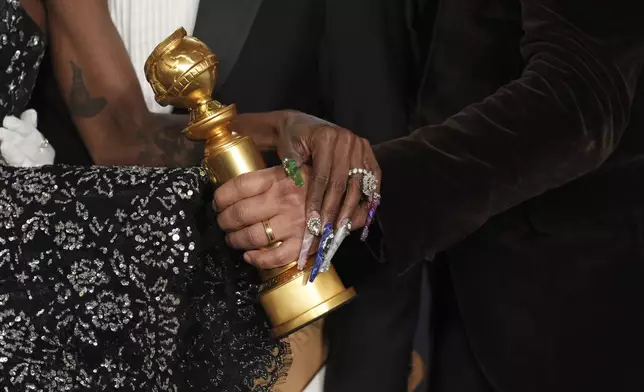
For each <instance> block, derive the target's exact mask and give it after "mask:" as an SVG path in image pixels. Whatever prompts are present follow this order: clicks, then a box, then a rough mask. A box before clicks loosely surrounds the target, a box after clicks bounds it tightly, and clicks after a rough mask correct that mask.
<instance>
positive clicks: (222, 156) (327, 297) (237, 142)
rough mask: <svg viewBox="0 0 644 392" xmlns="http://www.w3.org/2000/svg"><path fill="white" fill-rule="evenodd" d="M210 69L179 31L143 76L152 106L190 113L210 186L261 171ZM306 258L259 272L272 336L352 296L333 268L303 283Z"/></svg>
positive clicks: (196, 44) (202, 51) (191, 134)
mask: <svg viewBox="0 0 644 392" xmlns="http://www.w3.org/2000/svg"><path fill="white" fill-rule="evenodd" d="M216 69H217V58H216V57H215V55H214V54H213V53H212V51H211V50H210V49H209V48H208V47H207V46H206V45H205V44H204V43H203V42H201V41H199V40H198V39H196V38H194V37H189V36H188V35H187V33H186V31H185V30H184V29H183V28H180V29H178V30H177V31H175V32H174V33H172V34H171V35H170V36H169V37H168V38H166V39H165V40H164V41H163V42H161V43H160V44H159V45H158V46H157V47H156V48H155V49H154V51H153V52H152V54H150V57H148V59H147V61H146V62H145V76H146V78H147V80H148V82H149V83H150V85H151V86H152V89H153V90H154V93H155V95H156V100H157V102H159V104H161V105H164V106H165V105H173V106H177V107H184V108H185V107H187V108H189V109H190V122H189V123H188V125H187V127H186V128H185V129H184V130H183V133H184V135H185V136H186V137H187V138H188V139H190V140H195V141H197V140H201V141H205V154H204V160H203V168H204V170H205V171H206V173H208V176H209V178H210V180H211V181H213V183H215V185H217V184H223V183H224V182H226V181H228V180H230V179H232V178H233V177H235V176H238V175H240V174H243V173H247V172H250V171H253V170H259V169H263V168H264V167H266V166H265V164H264V161H263V160H262V157H261V155H260V154H259V151H258V150H257V148H255V145H254V144H253V141H252V140H251V138H249V137H247V136H240V135H238V134H236V133H234V132H231V131H230V130H229V129H228V124H229V123H230V121H231V120H232V119H233V118H234V117H235V116H236V115H237V111H236V109H235V105H229V106H224V105H222V104H220V103H219V102H217V101H214V100H213V99H212V91H213V89H214V86H215V81H216ZM312 260H313V257H311V258H310V259H309V263H308V265H309V267H308V268H306V269H304V270H303V271H299V270H298V269H297V267H296V262H293V263H291V264H289V265H286V266H284V267H281V268H276V269H271V270H260V271H259V273H260V276H261V278H262V281H263V283H262V285H261V288H260V293H259V295H260V302H261V303H262V306H263V307H264V310H265V311H266V314H267V315H268V318H269V319H270V321H271V323H272V325H273V334H274V335H275V336H277V337H282V336H285V335H288V334H290V333H292V332H295V331H296V330H298V329H300V328H302V327H304V326H306V325H308V324H310V323H312V322H313V321H315V320H317V319H319V318H321V317H323V316H324V315H325V314H326V313H328V312H330V311H332V310H333V309H335V308H337V307H339V306H340V305H342V304H344V303H346V302H347V301H349V300H351V299H352V298H353V297H354V296H355V290H354V289H353V288H350V289H346V288H345V287H344V285H343V284H342V281H341V280H340V278H339V277H338V275H337V273H336V272H335V269H334V268H333V267H331V269H330V270H329V272H327V273H324V274H320V275H318V277H317V279H316V280H315V281H314V282H313V283H309V282H308V277H309V274H310V272H311V266H312V265H313V263H312Z"/></svg>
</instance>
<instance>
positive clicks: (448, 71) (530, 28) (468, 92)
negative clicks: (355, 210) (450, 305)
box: [376, 0, 644, 392]
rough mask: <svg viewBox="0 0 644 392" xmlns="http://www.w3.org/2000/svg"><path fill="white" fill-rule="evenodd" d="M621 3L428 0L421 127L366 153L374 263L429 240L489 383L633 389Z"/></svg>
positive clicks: (641, 276) (636, 261)
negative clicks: (374, 205)
mask: <svg viewBox="0 0 644 392" xmlns="http://www.w3.org/2000/svg"><path fill="white" fill-rule="evenodd" d="M635 4H636V3H632V2H628V1H620V0H617V1H602V0H586V1H576V0H534V1H518V0H443V1H440V2H439V6H438V11H437V15H436V17H435V18H434V19H432V20H427V21H426V23H428V24H432V26H433V32H434V35H433V37H432V39H431V40H430V41H429V44H428V47H427V48H428V51H429V52H428V53H429V54H428V56H427V57H428V59H429V60H428V62H427V65H426V68H425V77H424V82H423V84H422V89H421V94H420V97H421V100H420V104H419V106H420V110H419V111H420V113H421V117H422V118H424V120H425V122H426V124H428V126H425V127H423V128H420V129H418V130H417V131H415V132H414V133H412V134H411V135H410V136H408V137H405V138H401V139H399V140H396V141H393V142H390V143H383V144H381V145H379V146H376V150H377V151H376V153H377V157H378V160H379V162H380V165H381V167H382V169H383V182H382V186H383V188H382V204H381V208H380V212H379V222H380V228H381V229H382V232H383V238H384V240H385V248H386V253H385V257H386V256H390V257H392V258H393V259H392V261H393V262H394V263H396V262H401V261H402V262H407V263H401V264H399V265H398V271H399V273H404V272H405V271H406V270H407V269H408V268H409V266H410V265H411V264H410V263H409V262H412V263H413V262H421V261H422V260H428V259H432V258H433V257H434V255H436V254H437V253H438V252H441V251H445V253H444V255H445V258H446V261H447V263H448V264H449V269H450V274H451V276H452V278H453V285H454V290H455V296H456V299H457V304H458V309H459V310H460V312H461V314H462V317H463V321H464V325H465V330H466V334H467V337H468V339H469V343H470V345H471V347H472V350H473V353H474V357H475V358H476V360H477V362H478V364H479V366H480V368H481V370H482V372H483V374H484V375H485V377H486V378H487V379H488V381H489V382H490V383H491V384H492V386H493V387H494V390H495V391H501V392H505V391H508V392H515V391H522V392H532V391H535V392H536V391H539V392H546V391H548V392H553V391H609V390H610V391H633V392H634V391H642V390H644V374H643V372H642V370H644V355H642V353H643V352H644V335H643V334H642V330H644V284H643V282H644V234H643V233H644V185H643V184H642V179H643V178H644V123H643V119H642V115H643V113H644V110H643V108H642V105H643V104H644V90H643V86H642V83H641V82H642V81H641V69H642V64H643V62H644V23H642V20H641V16H640V15H641V13H639V12H638V11H637V10H636V9H635ZM638 82H639V83H638ZM419 184H422V187H420V186H419ZM439 344H440V343H439Z"/></svg>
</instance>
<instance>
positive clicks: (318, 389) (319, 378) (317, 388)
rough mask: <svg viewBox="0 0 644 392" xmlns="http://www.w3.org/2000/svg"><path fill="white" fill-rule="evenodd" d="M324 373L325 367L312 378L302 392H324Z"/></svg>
mask: <svg viewBox="0 0 644 392" xmlns="http://www.w3.org/2000/svg"><path fill="white" fill-rule="evenodd" d="M325 373H326V366H325V367H323V368H322V369H320V371H319V372H318V373H317V374H316V375H315V377H313V380H311V382H310V383H309V385H307V386H306V388H304V391H303V392H324V374H325Z"/></svg>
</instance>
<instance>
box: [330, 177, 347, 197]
mask: <svg viewBox="0 0 644 392" xmlns="http://www.w3.org/2000/svg"><path fill="white" fill-rule="evenodd" d="M329 190H331V191H332V192H333V193H336V194H340V195H341V194H344V192H345V191H346V190H347V183H346V181H339V180H335V181H331V182H330V183H329Z"/></svg>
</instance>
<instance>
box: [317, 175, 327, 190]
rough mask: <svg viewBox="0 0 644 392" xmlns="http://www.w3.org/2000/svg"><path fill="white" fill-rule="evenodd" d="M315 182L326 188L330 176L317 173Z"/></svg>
mask: <svg viewBox="0 0 644 392" xmlns="http://www.w3.org/2000/svg"><path fill="white" fill-rule="evenodd" d="M313 182H314V183H315V186H317V187H318V188H321V189H326V187H327V185H328V184H329V176H326V175H324V174H320V173H316V174H315V176H313Z"/></svg>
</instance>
